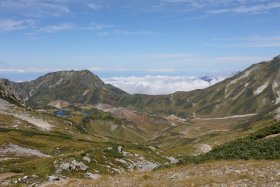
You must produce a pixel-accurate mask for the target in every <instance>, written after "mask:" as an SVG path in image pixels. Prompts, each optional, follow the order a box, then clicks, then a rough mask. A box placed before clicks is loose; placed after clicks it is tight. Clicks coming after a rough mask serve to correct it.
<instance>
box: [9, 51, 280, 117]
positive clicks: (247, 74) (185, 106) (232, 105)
mask: <svg viewBox="0 0 280 187" xmlns="http://www.w3.org/2000/svg"><path fill="white" fill-rule="evenodd" d="M279 68H280V58H279V56H278V57H275V58H273V59H272V60H271V61H267V62H261V63H259V64H255V65H252V66H251V67H249V68H248V69H246V70H245V71H242V72H240V73H238V74H236V75H234V76H233V77H231V78H229V79H226V80H224V81H221V82H219V83H218V84H215V85H213V86H210V87H208V88H206V89H199V90H194V91H190V92H176V93H173V94H168V95H145V94H135V95H130V94H128V93H126V92H125V91H123V90H121V89H119V88H117V87H114V86H112V85H110V84H105V83H104V82H103V81H102V80H101V79H100V78H98V77H97V76H96V75H94V74H93V73H92V72H90V71H87V70H85V71H61V72H54V73H49V74H47V75H45V76H42V77H39V78H38V79H36V80H34V81H29V82H21V83H10V84H11V85H13V87H14V88H15V90H16V92H17V93H18V94H19V95H20V96H21V97H22V98H23V100H24V101H25V102H26V104H27V105H29V106H31V107H35V108H43V107H44V106H47V105H48V104H49V103H51V102H53V101H55V100H64V101H66V102H69V103H82V104H99V103H104V104H109V105H113V106H116V107H125V108H128V109H133V110H137V111H142V112H149V113H152V114H161V115H171V114H175V115H178V116H181V117H184V118H197V117H221V116H228V115H243V114H255V113H259V112H261V111H263V110H264V109H267V108H269V107H273V106H274V105H277V104H279V103H280V73H279ZM200 79H203V80H205V81H208V82H209V81H211V80H212V79H209V77H203V78H200ZM155 86H156V85H155Z"/></svg>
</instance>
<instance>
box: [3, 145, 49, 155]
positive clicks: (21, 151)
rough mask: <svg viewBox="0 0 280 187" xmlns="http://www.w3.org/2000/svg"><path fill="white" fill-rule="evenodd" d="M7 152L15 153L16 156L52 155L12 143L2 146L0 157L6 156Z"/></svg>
mask: <svg viewBox="0 0 280 187" xmlns="http://www.w3.org/2000/svg"><path fill="white" fill-rule="evenodd" d="M7 154H13V155H16V156H37V157H50V156H49V155H46V154H43V153H41V152H40V151H38V150H35V149H29V148H25V147H21V146H18V145H15V144H11V143H10V144H5V145H1V146H0V157H1V156H4V157H6V155H7Z"/></svg>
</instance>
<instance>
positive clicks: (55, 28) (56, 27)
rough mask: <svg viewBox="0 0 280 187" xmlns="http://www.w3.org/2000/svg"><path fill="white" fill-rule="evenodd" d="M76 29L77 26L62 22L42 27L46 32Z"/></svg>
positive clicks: (42, 30)
mask: <svg viewBox="0 0 280 187" xmlns="http://www.w3.org/2000/svg"><path fill="white" fill-rule="evenodd" d="M73 29H75V26H74V25H73V24H70V23H62V24H58V25H49V26H46V27H43V28H41V29H40V31H41V32H46V33H55V32H62V31H70V30H73Z"/></svg>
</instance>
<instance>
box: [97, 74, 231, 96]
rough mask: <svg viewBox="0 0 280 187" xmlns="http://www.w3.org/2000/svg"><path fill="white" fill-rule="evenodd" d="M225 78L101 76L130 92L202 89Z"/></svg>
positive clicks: (143, 92) (147, 92)
mask: <svg viewBox="0 0 280 187" xmlns="http://www.w3.org/2000/svg"><path fill="white" fill-rule="evenodd" d="M225 78H227V77H226V76H217V77H191V76H153V75H147V76H142V77H134V76H131V77H110V78H102V80H103V81H104V82H105V83H107V84H112V85H114V86H116V87H118V88H120V89H122V90H124V91H126V92H128V93H130V94H136V93H138V94H150V95H159V94H170V93H174V92H177V91H191V90H195V89H203V88H206V87H209V86H211V85H213V84H216V83H218V82H220V81H222V80H224V79H225Z"/></svg>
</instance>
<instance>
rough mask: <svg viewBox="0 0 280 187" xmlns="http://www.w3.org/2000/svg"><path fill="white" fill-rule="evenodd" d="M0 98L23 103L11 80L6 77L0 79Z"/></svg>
mask: <svg viewBox="0 0 280 187" xmlns="http://www.w3.org/2000/svg"><path fill="white" fill-rule="evenodd" d="M0 98H2V99H5V100H9V101H10V102H13V103H17V104H21V105H22V104H23V102H22V99H21V98H20V96H19V95H18V93H17V92H16V91H15V89H14V88H13V86H12V85H11V84H10V81H9V80H6V79H0Z"/></svg>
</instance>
